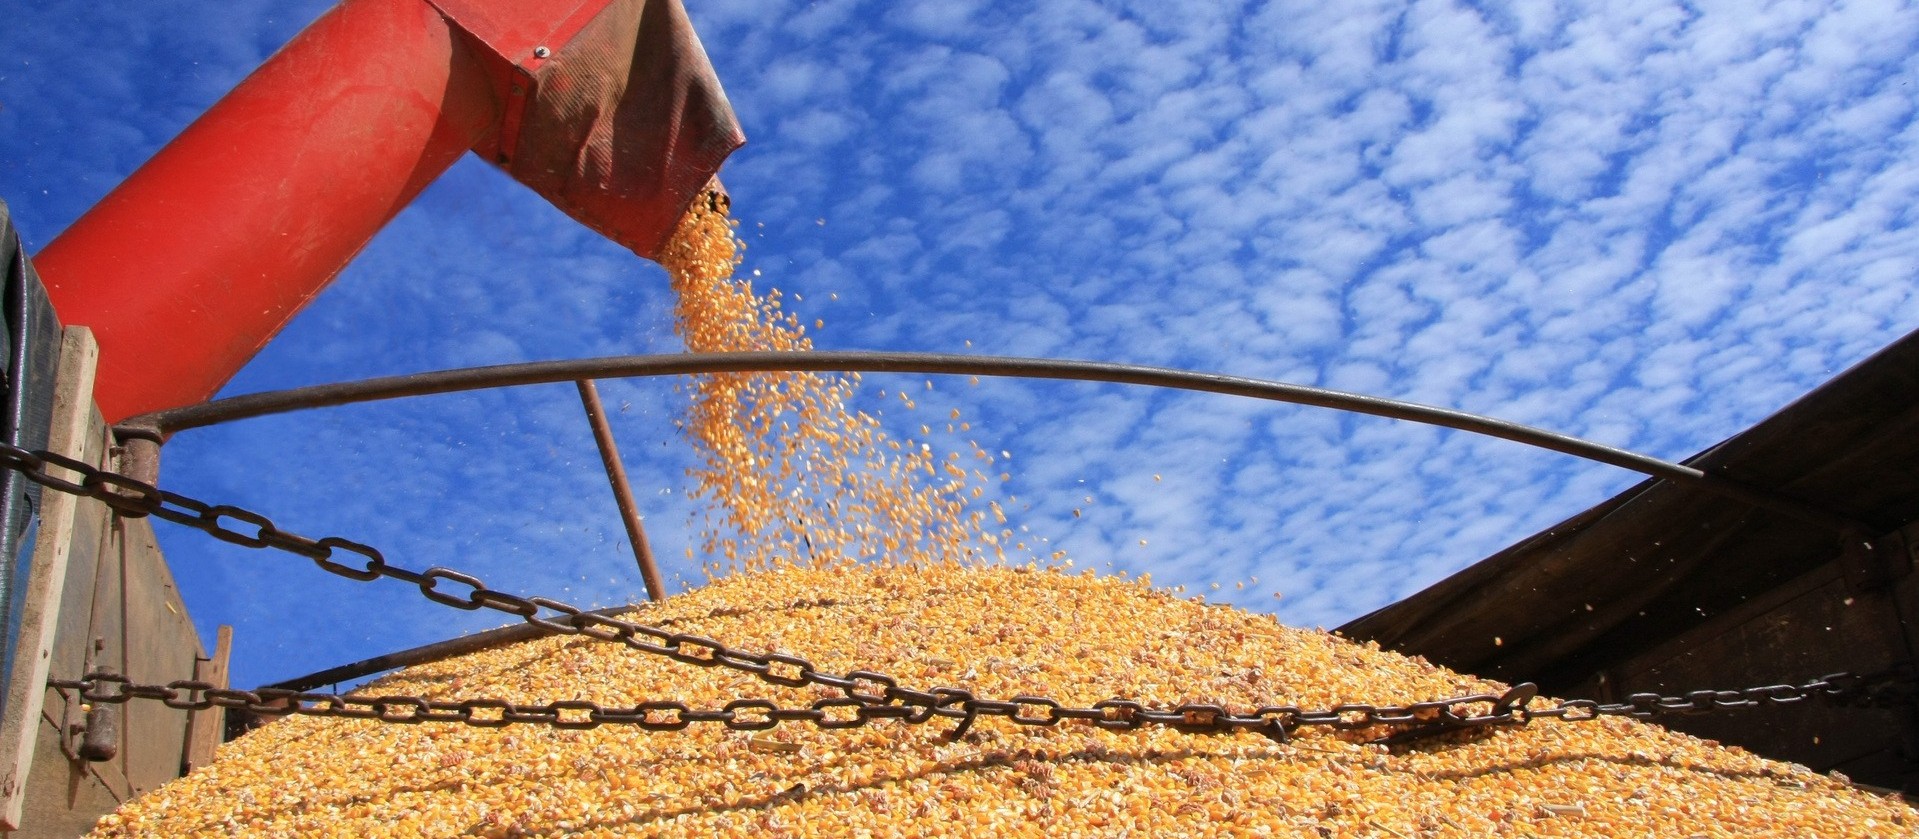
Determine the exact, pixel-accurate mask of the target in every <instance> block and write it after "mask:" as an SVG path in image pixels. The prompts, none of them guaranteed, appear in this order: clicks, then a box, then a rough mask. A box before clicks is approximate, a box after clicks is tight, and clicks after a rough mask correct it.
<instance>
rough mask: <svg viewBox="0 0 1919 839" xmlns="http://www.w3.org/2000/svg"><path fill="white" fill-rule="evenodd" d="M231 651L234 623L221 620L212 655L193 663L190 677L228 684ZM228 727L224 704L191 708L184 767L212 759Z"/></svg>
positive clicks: (190, 767)
mask: <svg viewBox="0 0 1919 839" xmlns="http://www.w3.org/2000/svg"><path fill="white" fill-rule="evenodd" d="M232 654H233V627H231V626H227V625H225V624H222V625H221V626H220V634H219V636H218V640H217V641H215V642H214V645H213V655H212V656H211V657H209V658H205V659H202V660H200V661H198V662H196V663H195V665H194V676H193V678H195V679H198V680H200V681H202V682H207V683H209V684H211V685H213V686H214V687H222V688H223V687H227V662H228V660H229V659H230V658H231V657H232ZM226 730H227V711H226V709H225V708H208V709H206V710H204V711H194V712H192V717H191V718H190V719H188V721H187V755H186V765H185V766H184V769H185V770H186V771H187V772H192V771H193V770H195V769H198V768H200V767H202V766H205V765H207V764H209V763H212V762H213V753H214V750H215V749H217V748H218V747H219V745H220V739H221V738H222V737H223V736H225V734H226Z"/></svg>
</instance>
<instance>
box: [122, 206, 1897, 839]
mask: <svg viewBox="0 0 1919 839" xmlns="http://www.w3.org/2000/svg"><path fill="white" fill-rule="evenodd" d="M739 250H740V245H739V242H738V240H737V238H736V237H735V235H734V225H733V223H732V222H730V221H729V220H728V219H726V218H725V216H724V214H723V213H719V212H713V211H711V209H709V208H707V207H704V206H702V207H698V208H696V210H695V212H693V213H691V214H690V215H689V216H688V218H687V219H686V221H685V222H683V223H682V225H681V228H680V230H679V234H678V236H677V237H676V240H675V242H674V244H673V245H672V246H670V248H669V249H668V253H667V254H666V256H665V257H664V258H663V260H662V261H663V263H664V264H665V265H666V266H667V268H668V269H669V270H670V271H671V273H672V275H673V283H674V289H675V291H676V292H677V293H678V295H679V306H678V311H677V314H678V321H679V327H680V331H681V334H682V335H683V336H684V337H685V339H686V342H687V346H688V347H689V349H692V350H695V351H725V350H752V349H789V350H804V349H808V348H810V346H811V344H810V341H809V340H808V339H807V338H806V336H805V329H804V328H803V327H802V326H801V325H800V323H799V322H798V320H797V319H796V318H794V317H793V316H791V315H785V314H783V313H782V310H781V307H780V304H779V297H778V293H777V292H772V293H770V294H768V295H766V296H760V295H758V294H756V293H755V292H754V290H753V288H752V285H751V282H750V281H749V280H741V279H735V278H734V277H733V273H734V269H735V268H736V267H737V266H738V265H739V262H740V260H739ZM857 385H858V378H857V377H833V376H823V375H815V374H781V373H765V374H732V375H719V376H711V377H704V378H701V379H699V380H697V381H696V382H694V384H693V385H692V391H693V392H692V394H691V397H692V404H691V410H690V411H689V414H688V419H687V420H686V422H685V423H684V425H683V428H684V430H685V431H686V433H687V435H688V437H689V438H691V439H692V441H693V442H694V444H695V446H696V448H697V449H698V451H699V453H700V465H699V467H698V468H696V469H694V470H693V472H692V475H691V477H692V478H693V480H694V485H695V488H696V493H697V494H698V495H700V496H701V497H703V498H705V499H707V500H708V501H710V502H712V503H713V504H714V505H715V508H716V515H715V517H714V519H713V520H711V521H709V523H708V527H707V530H706V534H705V545H704V547H705V552H706V555H707V556H708V557H711V558H712V559H711V560H710V562H709V565H708V571H709V576H712V577H715V578H717V579H716V581H715V582H714V583H713V584H712V585H709V586H706V587H704V588H701V589H699V590H696V591H693V592H691V593H688V594H684V595H680V596H678V597H674V598H671V599H669V600H667V601H665V602H663V603H659V604H653V605H650V606H647V607H644V608H641V609H639V610H638V611H637V613H636V615H635V616H634V618H635V619H636V620H640V621H645V622H651V623H658V624H662V625H671V626H672V627H673V629H674V630H675V631H679V632H688V633H692V634H695V635H704V636H708V637H712V638H716V639H720V640H721V641H723V642H725V643H727V644H729V645H732V646H734V647H736V648H744V649H747V650H757V651H782V652H787V653H792V654H797V655H800V656H803V657H805V658H807V659H810V660H811V661H812V662H813V663H814V664H815V666H816V667H818V668H819V669H820V670H821V671H823V672H832V673H844V672H847V671H852V670H874V671H880V672H883V673H887V674H891V675H893V676H895V677H897V678H898V679H899V680H900V682H901V684H902V685H903V686H905V687H910V688H919V689H927V688H932V687H936V686H946V687H955V688H962V689H966V690H970V691H973V692H975V693H976V694H978V695H979V696H981V697H983V698H998V699H1006V698H1011V697H1013V696H1016V695H1021V694H1030V695H1042V696H1047V697H1051V698H1053V699H1056V700H1059V701H1061V702H1063V703H1066V704H1068V705H1072V706H1087V705H1091V704H1092V703H1095V702H1098V701H1100V700H1104V699H1109V698H1115V697H1118V698H1124V699H1131V700H1137V701H1141V702H1145V703H1148V704H1151V705H1156V706H1173V705H1178V704H1182V703H1187V702H1201V703H1211V704H1220V705H1225V706H1227V707H1228V708H1229V710H1232V711H1236V712H1248V711H1251V710H1252V709H1254V708H1257V707H1259V706H1262V705H1294V706H1298V707H1302V708H1307V709H1319V708H1327V707H1331V706H1334V705H1338V704H1341V703H1372V704H1405V703H1409V702H1413V701H1420V700H1427V699H1441V698H1449V697H1455V696H1460V695H1466V694H1476V693H1498V692H1501V691H1503V690H1504V687H1505V686H1503V685H1498V684H1495V683H1492V682H1486V681H1483V680H1479V679H1474V678H1471V677H1466V676H1461V675H1458V674H1455V673H1452V672H1449V671H1447V670H1444V669H1442V668H1439V667H1435V666H1432V665H1430V664H1428V663H1426V662H1424V661H1422V660H1420V659H1417V658H1406V657H1403V656H1399V655H1395V654H1392V653H1388V652H1383V651H1381V650H1379V649H1377V648H1375V647H1372V646H1366V645H1359V644H1354V643H1351V642H1349V641H1346V640H1344V639H1341V638H1337V637H1334V636H1331V635H1328V634H1326V633H1323V632H1306V631H1300V630H1295V629H1288V628H1286V627H1283V626H1280V625H1279V624H1277V623H1276V622H1275V621H1274V620H1273V619H1272V618H1270V617H1264V616H1256V615H1252V614H1248V613H1245V612H1241V611H1238V610H1235V609H1230V608H1222V607H1218V606H1206V605H1204V604H1203V603H1200V602H1195V601H1188V600H1182V599H1178V598H1175V597H1174V596H1173V595H1172V594H1171V593H1168V592H1163V591H1157V590H1154V589H1153V588H1151V587H1150V585H1149V584H1148V583H1147V582H1146V581H1138V582H1128V581H1125V580H1122V579H1117V578H1112V577H1107V578H1096V577H1092V576H1090V575H1080V576H1070V575H1068V574H1066V573H1064V572H1063V570H1062V568H1063V567H1064V566H1065V565H1070V563H1060V565H1058V566H1055V567H1050V568H1046V569H1040V568H1037V567H1035V566H1033V565H1028V566H1026V567H1023V568H1009V567H1006V566H1004V565H997V564H993V565H989V564H986V563H985V562H983V561H984V560H1005V559H1007V553H1008V552H1009V551H1011V552H1013V553H1014V555H1015V556H1016V557H1018V556H1022V555H1024V556H1027V557H1030V556H1031V553H1032V552H1031V551H1030V550H1029V549H1028V548H1029V546H1028V544H1027V543H1025V542H1023V541H1021V540H1020V538H1018V537H1016V536H1015V535H1014V533H1013V532H1012V530H1011V529H1010V528H1008V527H1006V520H1005V516H1004V513H1003V512H1002V510H1001V508H1000V506H999V505H998V504H996V503H992V499H990V498H988V499H984V501H983V502H982V501H981V496H982V490H983V487H984V486H986V485H988V484H989V479H988V476H987V471H985V470H986V468H987V467H989V466H991V464H992V463H993V458H992V456H990V455H989V454H987V453H986V452H984V451H981V450H980V449H979V447H978V446H977V445H972V446H971V448H972V451H971V452H970V453H969V454H967V455H965V456H962V455H960V454H958V453H951V454H947V455H945V456H937V455H936V454H935V453H934V450H933V449H932V447H931V446H930V445H927V444H926V443H925V442H924V441H915V440H910V439H909V440H907V441H906V442H905V443H904V444H902V443H901V442H900V441H897V440H893V439H891V438H889V437H888V436H887V434H886V433H885V432H884V431H883V430H881V428H880V424H879V422H878V420H877V419H876V418H875V417H873V416H870V415H868V414H866V413H863V412H859V411H854V410H852V409H850V408H849V407H848V400H849V398H850V397H851V396H852V394H853V393H854V390H855V388H856V387H857ZM928 387H930V384H929V385H928ZM899 400H900V402H901V404H902V406H903V407H904V408H906V409H909V410H910V409H912V408H913V407H914V406H913V399H912V397H910V396H908V395H906V394H899ZM943 422H945V423H946V431H947V432H949V433H955V434H957V433H961V432H965V431H967V430H968V428H967V427H966V426H965V424H964V423H962V422H960V421H959V416H958V412H957V411H955V412H954V413H953V414H952V415H951V416H949V417H947V418H946V419H945V420H943ZM920 430H921V433H922V435H925V436H931V435H932V434H933V429H932V428H931V427H930V425H922V426H921V428H920ZM969 445H970V444H969ZM998 477H999V479H1000V480H1005V475H1004V473H1000V475H999V476H998ZM979 503H985V504H986V506H987V507H988V508H989V509H990V510H991V512H992V518H991V519H990V520H989V519H988V518H987V517H986V515H985V514H984V513H982V512H981V511H980V510H979V509H977V505H978V504H979ZM689 554H691V551H689ZM1062 558H1063V557H1062V556H1061V555H1059V554H1054V555H1052V557H1051V560H1054V561H1058V560H1061V559H1062ZM873 560H878V561H877V562H875V561H873ZM728 572H732V575H731V576H725V575H726V574H727V573H728ZM367 692H368V693H373V694H402V695H417V696H422V697H426V698H430V699H441V700H459V699H469V698H489V699H497V700H505V701H509V702H515V703H528V704H542V703H545V702H549V701H553V700H562V699H580V700H588V701H592V702H597V703H600V704H601V705H604V706H609V707H614V708H618V707H626V708H631V707H632V706H634V705H637V704H638V703H641V702H647V701H656V700H674V701H679V702H683V703H686V704H687V705H689V706H691V707H693V708H696V709H702V710H708V709H718V708H720V707H722V706H724V705H725V704H726V703H728V702H730V701H732V700H736V699H743V698H764V699H767V700H771V701H772V702H774V703H776V704H778V705H779V706H781V707H792V708H799V707H806V706H808V705H809V704H810V703H812V702H814V701H815V700H818V699H822V698H829V697H832V696H835V695H836V694H835V693H834V692H833V691H830V690H825V689H821V688H805V689H801V688H781V687H777V686H773V685H769V684H767V683H765V682H763V681H760V680H758V679H755V678H753V677H752V676H750V675H745V674H741V673H738V672H735V671H731V670H727V669H723V668H710V669H709V668H700V667H696V666H692V665H688V664H681V663H676V662H673V661H670V660H668V659H664V658H661V657H657V656H652V655H648V654H645V653H641V652H638V651H634V650H631V649H628V648H626V647H624V646H620V645H618V644H610V643H605V642H599V641H594V640H591V639H585V638H566V637H554V638H547V639H544V640H539V641H534V642H529V643H524V644H519V645H515V646H512V647H507V648H502V649H497V650H492V651H488V652H483V653H477V654H473V655H469V656H465V657H462V658H458V659H453V660H449V661H444V662H440V663H436V664H432V665H427V666H421V667H416V668H414V669H412V670H408V671H406V672H403V673H400V674H397V675H395V676H392V677H389V678H387V679H385V680H383V681H382V682H380V683H378V684H376V685H374V686H372V687H370V688H369V689H368V691H367ZM1543 701H1544V700H1540V702H1543ZM842 710H843V709H842ZM953 725H954V724H953V723H952V722H950V721H937V722H934V723H932V724H928V725H917V726H916V725H909V724H907V723H904V722H901V721H897V720H885V721H879V722H875V723H873V724H870V725H868V726H866V727H862V728H855V729H850V730H824V729H821V728H817V727H813V726H811V725H808V724H805V723H797V722H789V723H785V724H782V725H781V726H779V727H777V728H775V729H772V730H768V731H760V732H747V731H731V730H728V729H726V728H724V727H722V726H719V725H715V724H710V723H709V724H696V725H693V726H692V727H690V728H688V729H686V730H683V731H677V732H660V733H650V732H647V731H644V730H642V729H639V728H637V727H632V726H616V725H607V726H602V727H599V728H596V729H592V730H558V729H553V728H546V727H540V726H531V725H515V726H512V727H508V728H501V729H492V728H474V727H468V726H463V725H458V724H451V723H426V724H420V725H410V726H409V725H397V724H390V723H379V722H368V721H362V720H341V719H316V718H312V717H294V718H290V719H286V720H283V721H280V722H275V723H273V724H271V725H268V726H266V727H265V728H262V729H260V730H258V731H255V732H253V733H251V734H248V735H247V736H245V737H242V738H241V739H239V740H238V741H236V742H233V743H230V744H227V745H225V746H223V747H222V750H221V752H220V755H219V759H218V760H217V761H215V762H214V763H213V764H212V765H210V766H208V767H205V768H204V769H201V770H199V771H196V772H194V773H193V774H192V775H191V776H189V777H186V778H183V779H181V780H179V781H177V782H175V783H172V784H169V785H168V786H166V787H164V788H162V789H159V790H156V791H154V792H152V793H149V794H148V795H146V796H144V797H142V798H140V799H138V800H136V801H133V802H132V803H130V804H129V805H128V806H126V807H125V808H124V809H123V810H122V811H121V812H119V813H116V814H113V815H109V816H107V817H105V818H103V819H102V820H101V821H100V823H99V827H98V829H97V831H96V834H95V835H99V836H161V837H185V836H202V835H205V836H228V835H234V834H243V835H259V836H368V837H377V836H396V837H397V836H407V837H412V836H436V837H437V836H482V837H494V838H495V839H498V838H499V837H508V836H560V835H582V836H637V835H677V836H702V837H704V836H754V837H781V836H862V835H867V836H932V835H959V836H992V837H1000V836H1036V837H1037V836H1046V837H1071V836H1127V835H1133V836H1210V835H1235V836H1239V835H1244V836H1300V837H1381V839H1384V838H1385V837H1400V839H1411V837H1439V836H1448V837H1452V836H1456V837H1469V836H1470V837H1484V836H1536V837H1555V836H1594V837H1625V836H1631V837H1641V836H1646V837H1678V838H1679V839H1684V837H1749V836H1804V837H1837V836H1861V837H1866V836H1889V835H1913V834H1914V831H1915V827H1914V826H1915V823H1916V822H1915V814H1914V813H1913V811H1912V810H1911V809H1909V808H1908V807H1907V806H1906V805H1904V804H1903V803H1900V802H1898V801H1894V800H1885V799H1881V798H1876V797H1873V796H1871V795H1867V794H1864V793H1861V792H1857V791H1855V790H1853V789H1851V788H1850V787H1848V786H1847V785H1845V784H1844V783H1841V782H1839V781H1837V780H1834V779H1829V778H1826V777H1822V776H1819V775H1816V774H1813V773H1812V772H1811V771H1810V770H1807V769H1805V768H1804V767H1795V766H1788V765H1784V764H1779V763H1775V762H1770V761H1766V760H1762V759H1759V758H1757V757H1755V756H1752V755H1750V754H1747V753H1744V752H1741V751H1739V750H1737V749H1727V748H1721V747H1719V746H1717V745H1716V744H1713V743H1709V742H1703V741H1700V740H1696V739H1694V738H1691V737H1687V736H1684V735H1679V734H1674V733H1671V732H1668V731H1665V730H1664V729H1660V728H1657V727H1654V726H1649V725H1644V724H1640V723H1637V722H1633V721H1629V720H1620V719H1614V718H1608V719H1604V720H1600V721H1592V722H1571V723H1566V722H1561V723H1547V722H1541V723H1536V724H1534V725H1532V726H1531V727H1528V728H1517V729H1502V730H1498V731H1496V732H1493V733H1490V734H1484V735H1482V736H1477V737H1473V738H1466V739H1463V740H1462V738H1461V737H1460V736H1459V735H1451V736H1450V738H1449V739H1446V740H1436V741H1430V742H1428V743H1426V744H1425V745H1423V746H1419V747H1416V748H1411V749H1405V750H1400V751H1391V750H1388V749H1386V748H1385V747H1382V746H1378V745H1373V744H1371V743H1369V742H1367V739H1366V738H1367V737H1369V736H1372V735H1374V734H1377V733H1378V732H1366V731H1352V732H1343V733H1341V732H1334V731H1331V730H1328V729H1325V728H1308V729H1303V730H1301V731H1300V732H1299V733H1298V734H1297V735H1296V737H1295V738H1294V739H1293V740H1291V741H1290V742H1286V743H1276V742H1273V741H1270V740H1267V739H1265V738H1262V737H1259V736H1256V735H1250V734H1245V735H1239V736H1219V735H1196V734H1186V733H1181V732H1178V731H1174V730H1170V729H1164V728H1155V727H1147V728H1143V729H1140V730H1137V731H1108V730H1103V729H1100V728H1096V727H1094V726H1091V725H1088V724H1085V723H1081V722H1072V721H1068V722H1065V723H1062V724H1060V725H1058V726H1057V727H1027V726H1021V725H1018V724H1015V723H1013V722H1012V721H1010V720H1006V719H1002V718H995V717H987V718H982V719H981V720H980V721H979V722H978V723H977V724H976V725H975V726H974V727H973V728H972V730H971V731H970V732H969V733H968V734H967V735H966V736H965V737H964V738H962V739H960V740H958V741H956V742H949V741H948V739H947V738H945V737H944V735H945V733H946V732H948V731H951V730H952V729H953Z"/></svg>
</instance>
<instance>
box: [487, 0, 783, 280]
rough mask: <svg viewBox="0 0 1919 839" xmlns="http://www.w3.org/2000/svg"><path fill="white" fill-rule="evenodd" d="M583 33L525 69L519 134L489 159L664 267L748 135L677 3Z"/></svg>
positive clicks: (614, 17) (636, 5)
mask: <svg viewBox="0 0 1919 839" xmlns="http://www.w3.org/2000/svg"><path fill="white" fill-rule="evenodd" d="M463 2H470V0H463ZM549 2H550V0H549ZM581 23H583V25H582V26H581V28H580V29H579V30H578V33H577V34H575V35H573V36H572V37H571V38H570V39H569V40H568V41H567V42H566V43H565V44H557V43H556V44H551V45H544V46H539V47H535V50H536V51H535V52H533V53H529V54H528V56H527V57H526V58H523V59H516V60H517V61H518V63H519V72H521V73H524V74H525V76H524V81H523V82H522V83H523V84H524V85H526V86H527V87H528V88H530V89H527V90H525V91H524V92H523V94H522V95H523V97H524V101H523V102H521V103H519V104H518V105H517V107H518V108H519V109H520V110H519V111H518V112H516V113H515V114H513V116H515V117H517V126H516V127H515V129H514V130H512V131H506V130H503V131H502V136H501V137H500V138H499V143H498V148H495V149H492V152H493V153H492V154H490V155H486V152H487V151H488V149H485V148H482V149H481V150H480V151H481V152H482V154H483V155H486V156H488V159H490V160H492V161H493V162H494V163H495V164H496V165H498V166H500V167H501V168H503V169H505V170H506V171H507V172H508V173H510V174H511V175H512V176H513V177H514V179H516V180H518V181H519V182H521V183H523V184H526V185H527V186H528V187H531V188H532V189H533V190H534V191H535V192H538V193H539V194H540V195H541V196H542V197H544V198H546V199H547V200H548V201H551V202H552V203H553V205H554V206H556V207H559V208H560V209H561V210H563V211H565V212H566V213H567V215H570V216H572V217H573V218H575V219H577V220H578V221H579V222H580V223H582V224H585V225H586V226H587V227H590V228H592V229H593V230H594V231H596V232H598V233H600V234H601V235H603V236H605V237H607V238H609V239H612V240H613V241H615V242H618V243H620V244H621V245H624V246H626V247H627V248H629V249H631V250H632V251H633V252H635V253H637V254H639V255H641V256H643V257H646V258H648V259H655V258H657V257H658V255H659V253H660V251H661V249H662V248H664V247H665V245H666V241H667V239H669V238H670V237H671V236H672V234H673V229H674V227H675V226H677V225H678V223H679V220H680V217H681V215H683V214H684V213H685V211H686V208H687V206H688V205H690V204H691V203H692V201H693V199H694V198H695V197H696V196H698V195H699V194H700V191H701V190H702V189H704V188H706V186H707V184H708V182H710V181H712V180H713V177H714V175H715V174H717V173H718V172H719V169H720V164H721V163H722V162H723V161H725V160H726V158H727V156H728V155H730V154H732V153H733V151H734V150H735V149H738V148H739V147H740V146H741V145H742V144H744V143H745V142H746V135H745V133H744V131H742V130H741V128H740V124H739V120H738V118H737V117H735V115H734V113H733V107H732V104H731V103H729V102H728V101H727V99H726V92H725V91H724V90H722V89H721V87H720V80H719V77H718V76H717V75H715V74H714V71H713V65H712V63H711V62H710V61H709V60H708V59H707V56H706V50H705V48H704V47H703V46H701V45H700V40H699V36H698V35H696V34H695V33H694V31H693V25H692V23H691V22H690V21H688V20H687V17H686V10H685V9H684V8H682V7H681V5H680V3H679V2H678V0H613V2H611V3H607V4H605V8H603V9H600V10H599V11H598V12H597V14H595V15H594V16H593V17H592V18H591V19H590V20H586V21H583V22H581ZM515 48H519V46H517V45H516V47H515ZM541 49H544V50H545V53H544V54H540V53H539V52H538V50H541ZM508 57H509V58H511V57H513V56H512V55H509V56H508ZM508 95H509V97H511V90H510V89H509V91H508ZM509 110H512V108H511V107H510V108H509Z"/></svg>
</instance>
